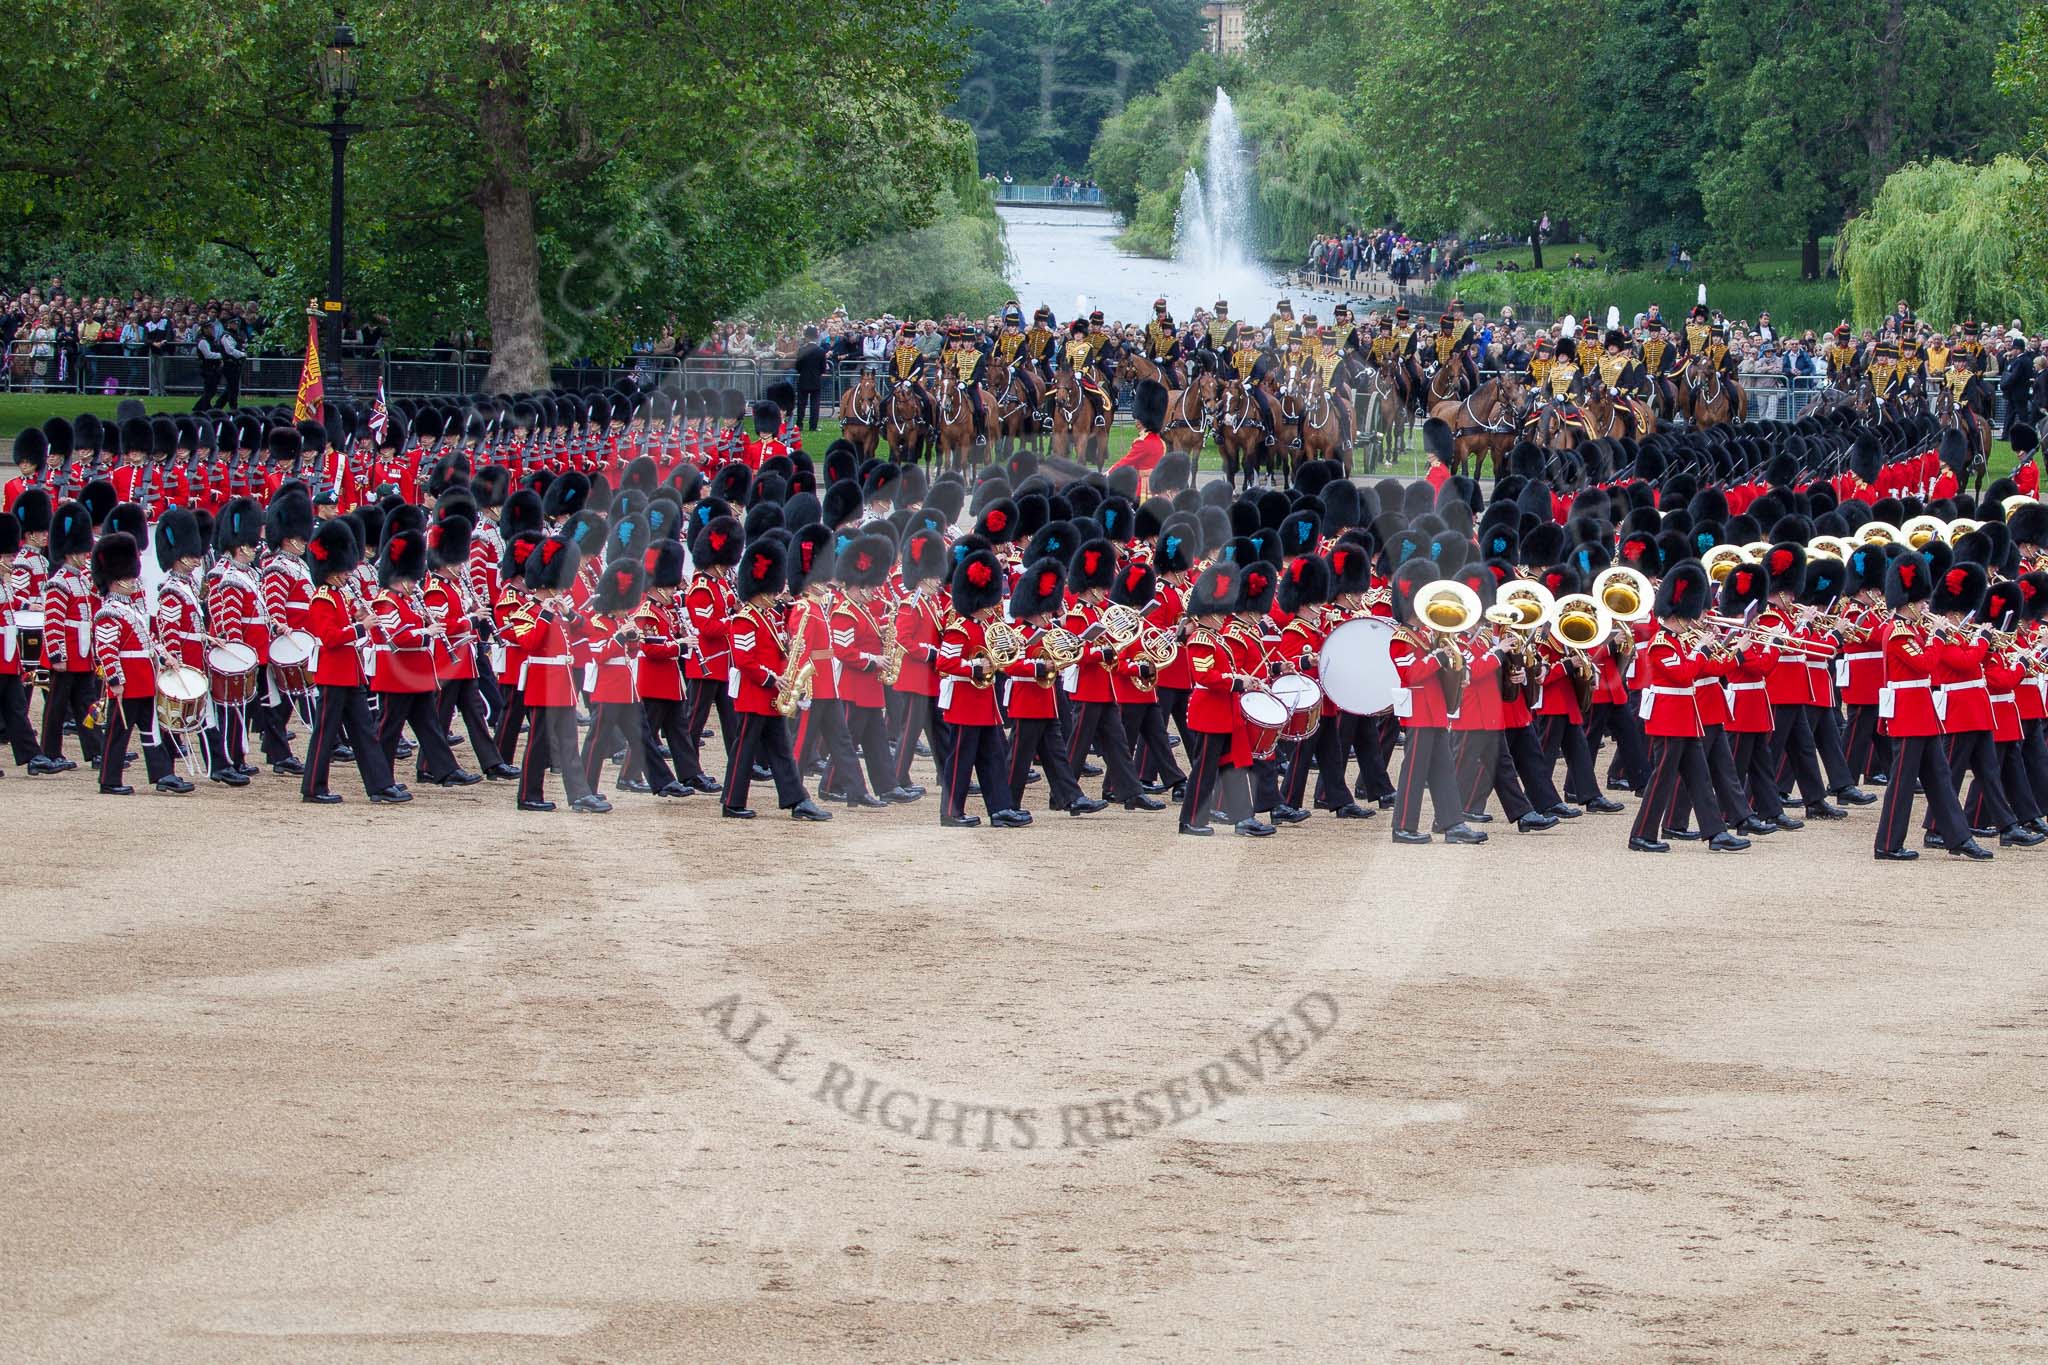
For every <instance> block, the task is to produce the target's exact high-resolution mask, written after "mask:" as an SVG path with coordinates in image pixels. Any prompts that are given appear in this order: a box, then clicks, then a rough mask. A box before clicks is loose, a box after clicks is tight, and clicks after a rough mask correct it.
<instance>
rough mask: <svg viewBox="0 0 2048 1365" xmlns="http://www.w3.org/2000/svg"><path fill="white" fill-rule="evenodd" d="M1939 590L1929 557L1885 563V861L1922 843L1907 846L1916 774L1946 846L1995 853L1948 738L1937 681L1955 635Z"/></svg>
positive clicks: (1975, 854) (1881, 827) (1973, 853)
mask: <svg viewBox="0 0 2048 1365" xmlns="http://www.w3.org/2000/svg"><path fill="white" fill-rule="evenodd" d="M1933 594H1934V576H1933V574H1932V572H1931V571H1930V570H1929V568H1928V565H1927V560H1926V558H1925V556H1922V555H1919V554H1914V553H1907V554H1901V555H1899V556H1898V557H1897V558H1895V559H1893V560H1892V561H1891V562H1890V563H1889V564H1888V565H1886V567H1885V578H1884V600H1885V605H1886V606H1888V607H1890V608H1891V609H1892V612H1893V615H1892V618H1891V620H1890V621H1889V622H1888V623H1887V624H1886V625H1884V626H1882V627H1880V628H1879V635H1880V636H1881V637H1882V644H1883V648H1884V675H1885V690H1884V695H1883V700H1881V701H1880V702H1879V704H1878V715H1879V718H1880V723H1881V724H1882V725H1883V726H1884V728H1885V733H1886V734H1888V735H1890V736H1891V739H1892V755H1893V756H1892V780H1891V781H1890V782H1889V783H1887V784H1886V785H1885V789H1884V804H1883V805H1882V806H1881V807H1880V808H1879V810H1878V816H1877V841H1876V843H1877V846H1876V850H1875V852H1876V856H1877V858H1878V859H1879V860H1880V861H1884V862H1910V861H1911V860H1912V859H1914V858H1917V857H1919V856H1920V851H1919V850H1918V849H1912V848H1907V847H1906V831H1907V830H1908V829H1909V828H1911V826H1912V819H1913V787H1914V784H1915V782H1916V781H1917V782H1918V784H1919V786H1920V788H1921V790H1922V791H1924V792H1925V793H1926V795H1927V806H1928V810H1929V811H1930V813H1931V814H1932V815H1933V818H1934V829H1935V832H1936V834H1938V836H1939V839H1940V844H1939V846H1940V847H1942V848H1946V849H1947V850H1948V851H1949V852H1950V853H1952V854H1956V855H1959V856H1961V857H1966V858H1973V859H1977V860H1979V861H1981V860H1983V859H1987V858H1990V857H1991V856H1993V855H1992V852H1991V850H1990V849H1988V848H1985V847H1984V846H1983V845H1982V844H1980V843H1978V842H1977V841H1976V839H1974V838H1972V837H1971V833H1970V824H1969V821H1968V820H1966V819H1964V817H1963V807H1962V803H1961V802H1960V801H1958V800H1957V799H1956V784H1955V779H1954V777H1953V776H1952V775H1951V774H1950V772H1949V766H1948V752H1947V746H1945V745H1944V744H1943V743H1942V708H1941V706H1940V705H1939V704H1938V703H1937V695H1938V694H1937V693H1936V691H1935V686H1936V681H1937V673H1938V671H1939V670H1940V669H1941V667H1942V654H1943V651H1944V650H1946V649H1947V648H1948V647H1949V646H1950V645H1951V644H1952V643H1954V641H1953V639H1952V638H1950V637H1951V636H1952V632H1950V631H1949V630H1948V628H1946V627H1943V626H1939V625H1938V623H1936V622H1935V621H1934V620H1932V619H1931V618H1930V617H1929V616H1928V613H1927V603H1928V600H1929V598H1931V597H1932V596H1933Z"/></svg>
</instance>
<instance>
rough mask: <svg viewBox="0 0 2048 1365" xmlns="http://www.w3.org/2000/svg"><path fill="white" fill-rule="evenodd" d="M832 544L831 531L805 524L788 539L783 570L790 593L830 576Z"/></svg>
mask: <svg viewBox="0 0 2048 1365" xmlns="http://www.w3.org/2000/svg"><path fill="white" fill-rule="evenodd" d="M832 544H833V542H832V533H831V532H830V531H828V530H826V529H825V528H824V527H822V526H806V527H804V528H803V530H801V531H798V532H797V533H796V535H795V536H793V537H792V538H791V539H790V542H789V562H788V564H787V566H786V567H785V569H784V572H785V573H786V574H787V575H788V578H789V590H790V592H791V593H799V592H802V591H803V590H804V589H805V588H807V587H809V586H810V585H811V584H813V583H816V582H819V581H821V580H823V579H826V578H829V577H831V574H832V560H833V557H834V551H833V548H832Z"/></svg>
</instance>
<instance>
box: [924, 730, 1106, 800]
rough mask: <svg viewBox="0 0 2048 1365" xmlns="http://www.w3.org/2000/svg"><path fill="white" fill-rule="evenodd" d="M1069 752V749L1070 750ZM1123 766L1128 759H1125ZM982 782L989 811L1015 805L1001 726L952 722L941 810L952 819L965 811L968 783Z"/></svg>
mask: <svg viewBox="0 0 2048 1365" xmlns="http://www.w3.org/2000/svg"><path fill="white" fill-rule="evenodd" d="M1069 752H1071V749H1070V750H1069ZM1125 764H1126V766H1128V765H1129V759H1128V758H1127V759H1126V760H1125ZM970 780H971V781H976V782H979V783H981V799H982V801H983V802H984V803H986V804H987V806H988V810H989V814H991V815H993V814H995V813H996V812H997V811H999V810H1011V809H1014V808H1015V807H1016V804H1017V802H1016V799H1015V797H1014V796H1013V795H1012V794H1011V792H1010V745H1009V741H1008V738H1007V737H1006V736H1005V735H1004V734H1003V727H1002V726H1000V725H955V726H954V727H953V743H952V752H950V753H949V754H947V755H946V781H945V788H946V792H945V800H944V801H943V802H942V803H941V805H940V809H941V810H943V811H944V813H945V814H946V815H948V816H950V817H952V818H953V819H956V820H957V819H959V818H960V817H961V816H962V815H965V814H966V813H967V787H968V783H969V782H970Z"/></svg>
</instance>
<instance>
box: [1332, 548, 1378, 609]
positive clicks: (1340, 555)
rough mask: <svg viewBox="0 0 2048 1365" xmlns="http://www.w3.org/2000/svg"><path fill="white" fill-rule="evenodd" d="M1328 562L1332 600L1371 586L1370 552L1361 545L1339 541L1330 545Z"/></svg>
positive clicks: (1359, 591)
mask: <svg viewBox="0 0 2048 1365" xmlns="http://www.w3.org/2000/svg"><path fill="white" fill-rule="evenodd" d="M1329 564H1330V597H1331V599H1332V600H1334V599H1336V598H1339V597H1347V596H1350V595H1351V594H1353V593H1361V592H1364V591H1365V590H1366V589H1367V588H1369V587H1371V586H1372V554H1371V552H1370V551H1368V550H1367V549H1366V548H1365V547H1364V546H1363V545H1358V544H1355V543H1354V542H1352V541H1348V540H1346V541H1339V542H1338V543H1337V544H1336V545H1335V546H1333V547H1331V550H1330V557H1329Z"/></svg>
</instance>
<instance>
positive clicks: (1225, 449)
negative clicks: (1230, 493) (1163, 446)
mask: <svg viewBox="0 0 2048 1365" xmlns="http://www.w3.org/2000/svg"><path fill="white" fill-rule="evenodd" d="M1219 406H1220V408H1221V411H1220V412H1219V413H1218V414H1217V418H1216V449H1217V450H1218V451H1220V452H1222V455H1223V479H1224V485H1225V486H1226V487H1228V488H1230V489H1232V490H1235V489H1236V488H1237V481H1238V476H1239V475H1240V474H1242V475H1243V476H1244V486H1245V487H1246V488H1250V487H1251V484H1252V479H1253V478H1254V477H1256V476H1257V475H1259V474H1261V473H1263V472H1264V471H1265V470H1266V469H1267V467H1268V465H1269V463H1270V459H1271V454H1272V451H1273V448H1274V441H1275V437H1276V433H1275V432H1274V431H1273V430H1272V428H1270V427H1268V426H1267V425H1266V422H1265V418H1264V417H1263V416H1261V415H1260V412H1259V405H1258V403H1257V402H1256V401H1254V399H1253V398H1252V396H1251V393H1250V391H1249V389H1247V387H1246V385H1245V381H1244V380H1242V379H1231V380H1227V381H1225V383H1224V385H1223V397H1222V399H1221V402H1220V405H1219Z"/></svg>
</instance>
